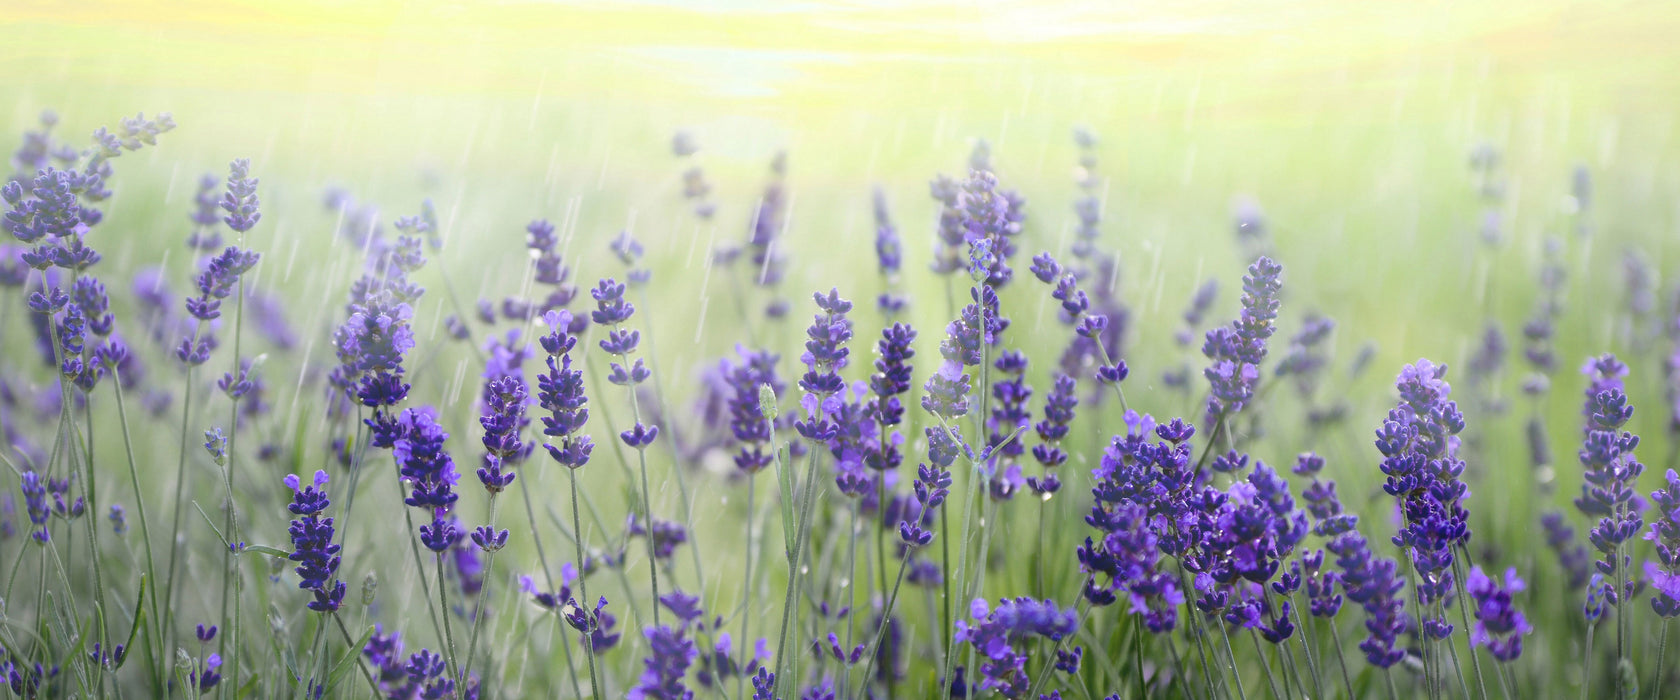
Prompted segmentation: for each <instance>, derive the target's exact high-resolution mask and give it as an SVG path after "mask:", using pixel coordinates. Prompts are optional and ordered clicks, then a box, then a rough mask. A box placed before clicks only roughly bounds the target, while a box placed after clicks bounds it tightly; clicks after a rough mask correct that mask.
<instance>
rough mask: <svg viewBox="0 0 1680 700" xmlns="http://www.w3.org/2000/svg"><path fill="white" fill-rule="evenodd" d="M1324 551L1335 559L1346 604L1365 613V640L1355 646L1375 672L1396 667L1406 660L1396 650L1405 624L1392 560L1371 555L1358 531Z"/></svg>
mask: <svg viewBox="0 0 1680 700" xmlns="http://www.w3.org/2000/svg"><path fill="white" fill-rule="evenodd" d="M1325 549H1327V550H1329V551H1330V553H1332V554H1335V555H1336V565H1337V567H1338V568H1340V569H1341V573H1342V580H1343V584H1344V585H1345V586H1346V589H1347V598H1348V600H1351V601H1353V602H1355V603H1358V604H1359V606H1360V607H1361V608H1364V610H1365V631H1366V632H1367V636H1366V637H1365V639H1364V640H1363V641H1361V642H1360V643H1359V649H1360V651H1363V652H1365V660H1366V661H1367V662H1369V663H1370V664H1371V665H1372V666H1376V667H1377V668H1390V667H1392V666H1394V665H1395V664H1397V663H1400V660H1401V659H1404V658H1406V651H1405V650H1404V649H1401V648H1399V647H1398V646H1397V645H1398V644H1399V643H1400V634H1401V633H1403V632H1405V631H1406V629H1407V624H1408V623H1407V617H1406V612H1405V599H1403V598H1401V597H1400V593H1401V591H1402V590H1404V589H1405V586H1406V584H1405V582H1404V581H1402V580H1400V578H1399V576H1398V575H1397V573H1396V571H1397V567H1396V565H1395V563H1394V560H1393V559H1388V558H1379V557H1377V556H1376V555H1374V554H1372V553H1371V547H1370V545H1369V544H1368V543H1367V542H1366V540H1365V536H1364V535H1361V534H1359V531H1358V530H1349V531H1347V532H1344V533H1342V534H1340V535H1337V536H1336V537H1335V539H1332V540H1331V541H1330V543H1329V544H1328V545H1326V546H1325Z"/></svg>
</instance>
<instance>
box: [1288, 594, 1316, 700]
mask: <svg viewBox="0 0 1680 700" xmlns="http://www.w3.org/2000/svg"><path fill="white" fill-rule="evenodd" d="M1289 602H1290V606H1289V607H1290V608H1292V609H1293V610H1294V612H1295V628H1296V629H1298V630H1300V632H1301V654H1302V655H1303V656H1305V657H1307V672H1308V673H1310V674H1312V681H1313V692H1312V694H1313V697H1322V696H1323V695H1324V679H1323V677H1321V676H1319V674H1318V662H1317V661H1316V660H1315V658H1314V655H1313V647H1315V646H1318V641H1317V640H1314V641H1313V642H1312V643H1311V644H1308V643H1307V637H1308V635H1310V634H1312V633H1313V629H1312V628H1311V627H1308V626H1307V620H1306V618H1304V617H1302V616H1301V606H1300V605H1296V604H1295V595H1294V594H1293V593H1291V594H1290V595H1289ZM1291 660H1293V657H1291ZM1301 694H1302V695H1305V694H1306V691H1304V690H1303V691H1301Z"/></svg>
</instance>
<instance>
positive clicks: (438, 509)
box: [390, 406, 461, 553]
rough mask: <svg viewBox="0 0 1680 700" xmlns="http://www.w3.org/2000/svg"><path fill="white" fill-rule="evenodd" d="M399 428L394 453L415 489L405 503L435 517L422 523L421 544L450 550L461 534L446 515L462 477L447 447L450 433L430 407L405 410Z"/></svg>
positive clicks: (405, 478)
mask: <svg viewBox="0 0 1680 700" xmlns="http://www.w3.org/2000/svg"><path fill="white" fill-rule="evenodd" d="M395 430H396V435H395V437H393V438H392V439H391V441H390V444H391V454H392V455H393V456H394V457H395V458H396V460H397V466H398V469H399V470H400V472H401V474H402V478H403V480H404V482H405V483H407V484H408V485H409V486H410V488H411V491H410V494H409V496H408V497H407V498H406V499H404V501H403V502H404V503H406V504H408V505H409V506H411V507H414V508H422V509H425V511H426V512H427V514H428V515H430V516H432V522H431V523H430V524H427V525H421V526H420V541H421V543H422V544H424V545H426V548H427V549H430V550H432V551H433V552H438V553H442V552H444V551H447V550H448V549H449V547H450V546H452V545H453V544H454V543H455V541H456V540H458V539H460V537H461V533H460V532H459V531H458V530H457V529H456V527H455V525H454V523H453V522H451V521H450V520H449V519H447V517H446V516H447V515H448V514H449V512H450V510H451V509H453V508H454V505H455V501H456V499H457V498H459V496H457V495H456V493H455V484H456V482H458V481H459V480H460V475H459V474H457V473H456V471H455V462H454V460H453V459H451V458H450V456H449V453H448V452H446V451H444V448H443V443H444V441H445V440H447V439H449V433H447V432H444V430H443V427H442V426H440V425H438V422H437V413H436V412H435V411H434V410H433V409H432V408H431V407H429V406H428V407H422V408H419V409H414V408H410V409H407V410H404V411H403V412H402V415H401V416H399V417H398V418H397V420H396V421H395Z"/></svg>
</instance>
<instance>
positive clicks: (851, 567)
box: [840, 499, 884, 697]
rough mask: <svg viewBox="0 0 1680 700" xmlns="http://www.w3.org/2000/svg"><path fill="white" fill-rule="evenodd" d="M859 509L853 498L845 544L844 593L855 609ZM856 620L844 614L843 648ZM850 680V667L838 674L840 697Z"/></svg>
mask: <svg viewBox="0 0 1680 700" xmlns="http://www.w3.org/2000/svg"><path fill="white" fill-rule="evenodd" d="M860 510H863V504H862V503H860V502H859V499H854V500H853V501H852V526H851V531H850V532H849V533H848V537H847V540H848V543H847V546H846V549H847V552H846V595H847V600H846V607H848V608H851V609H852V610H856V609H857V532H858V511H860ZM856 621H857V616H856V615H852V614H850V613H848V614H847V615H846V647H845V648H847V649H851V648H852V631H853V628H855V627H856V625H855V624H853V623H855V622H856ZM883 622H884V620H883ZM851 680H852V674H851V671H850V669H845V670H844V671H843V672H842V673H841V675H840V681H841V682H840V696H841V697H849V696H850V694H849V693H848V691H849V690H851ZM864 682H865V683H868V682H869V680H868V679H867V678H866V679H864Z"/></svg>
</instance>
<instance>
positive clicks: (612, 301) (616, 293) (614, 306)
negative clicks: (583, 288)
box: [589, 279, 636, 354]
mask: <svg viewBox="0 0 1680 700" xmlns="http://www.w3.org/2000/svg"><path fill="white" fill-rule="evenodd" d="M589 296H590V297H591V298H593V299H595V310H594V311H591V312H590V313H589V320H591V321H593V322H594V323H595V325H598V326H617V325H619V324H622V323H624V322H625V321H628V320H630V316H631V314H634V313H635V312H636V307H635V306H633V305H631V304H630V302H629V301H627V300H625V298H624V285H623V284H621V283H619V282H617V281H615V280H612V279H604V280H601V281H600V282H599V283H598V284H596V285H595V288H594V289H591V290H589ZM603 342H604V341H603ZM632 349H633V347H632ZM608 352H612V351H611V350H608ZM614 354H622V353H614Z"/></svg>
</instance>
